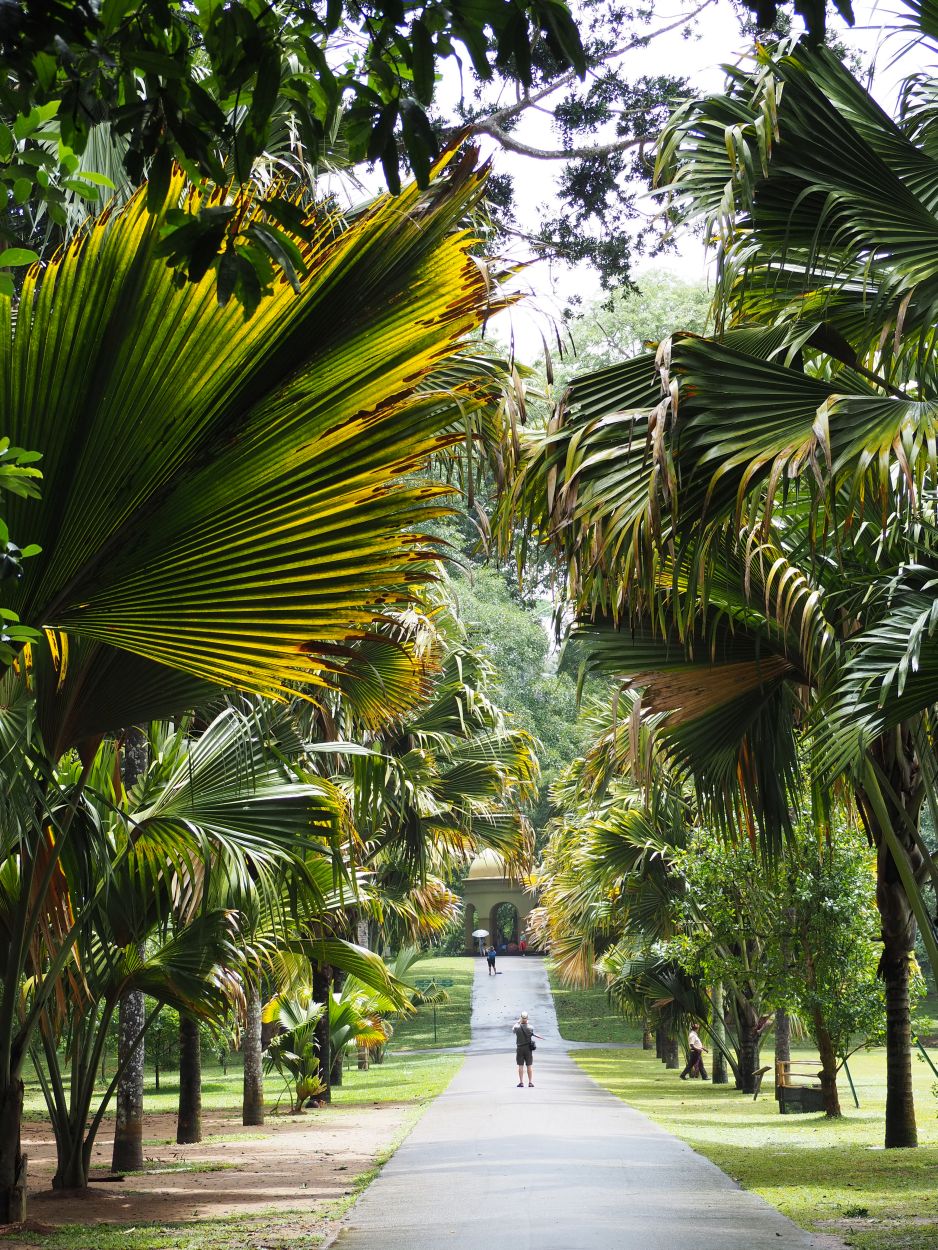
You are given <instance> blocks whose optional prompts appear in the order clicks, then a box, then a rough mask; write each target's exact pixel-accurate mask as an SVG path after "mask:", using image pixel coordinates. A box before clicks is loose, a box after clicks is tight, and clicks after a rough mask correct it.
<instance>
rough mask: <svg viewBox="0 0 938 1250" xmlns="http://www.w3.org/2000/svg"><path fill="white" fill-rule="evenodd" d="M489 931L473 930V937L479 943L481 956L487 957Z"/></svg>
mask: <svg viewBox="0 0 938 1250" xmlns="http://www.w3.org/2000/svg"><path fill="white" fill-rule="evenodd" d="M488 935H489V931H488V929H473V931H472V936H473V937H474V938H475V940H476V941H477V942H478V943H479V954H480V955H482V956H484V955H485V939H486V938H487V937H488Z"/></svg>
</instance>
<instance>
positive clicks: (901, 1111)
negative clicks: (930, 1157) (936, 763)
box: [858, 729, 923, 1149]
mask: <svg viewBox="0 0 938 1250" xmlns="http://www.w3.org/2000/svg"><path fill="white" fill-rule="evenodd" d="M872 754H873V756H874V758H875V760H876V763H877V765H878V767H879V769H880V770H881V774H882V775H883V776H885V778H886V781H887V783H888V788H887V787H884V790H885V793H884V795H883V797H884V799H885V803H886V810H887V814H888V815H889V816H890V818H891V821H892V832H893V834H894V836H895V838H896V840H897V841H898V842H899V844H900V846H901V847H902V848H903V853H904V854H905V855H907V857H908V860H909V865H910V867H911V869H912V872H913V873H914V874H915V876H916V877H920V876H921V874H922V871H923V861H922V856H921V854H920V852H919V849H918V847H917V846H916V844H915V839H914V837H913V836H912V835H911V834H910V832H909V828H908V825H909V823H912V824H914V826H915V827H916V828H917V826H918V820H919V809H920V807H921V802H922V797H923V791H922V787H921V784H920V782H919V780H918V776H919V773H918V769H917V766H916V760H915V751H914V747H913V745H912V742H911V737H910V735H909V734H908V733H907V732H906V731H904V730H903V729H897V730H896V731H895V732H894V733H893V734H890V735H888V736H884V737H883V738H881V739H879V741H878V742H877V743H876V744H875V747H874V750H873V751H872ZM858 799H859V807H860V811H861V813H862V815H863V817H864V820H865V822H866V825H867V829H868V830H869V832H870V833H871V834H872V837H873V841H874V842H875V844H876V905H877V907H878V908H879V916H880V921H881V923H882V935H883V954H882V958H881V959H880V964H879V974H880V976H881V977H882V978H883V982H884V984H885V987H886V1134H885V1144H886V1148H887V1149H893V1148H907V1147H912V1146H917V1145H918V1131H917V1128H916V1123H915V1102H914V1099H913V1095H912V1022H911V1008H910V1003H909V963H910V960H911V958H912V953H913V950H914V948H915V916H914V914H913V912H912V908H911V905H910V903H909V900H908V897H907V895H906V892H905V887H904V886H903V884H902V879H901V877H900V874H899V869H898V867H897V866H896V862H895V860H894V859H893V856H892V853H891V852H890V850H889V845H888V839H887V831H884V830H883V829H882V828H881V827H880V823H879V821H878V820H877V819H876V813H875V808H874V807H873V805H872V804H871V803H870V801H869V799H868V798H867V796H866V794H865V793H864V792H863V791H862V790H861V791H860V792H859V794H858ZM897 805H898V807H900V808H901V811H899V810H897Z"/></svg>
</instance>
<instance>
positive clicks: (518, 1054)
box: [515, 1046, 534, 1068]
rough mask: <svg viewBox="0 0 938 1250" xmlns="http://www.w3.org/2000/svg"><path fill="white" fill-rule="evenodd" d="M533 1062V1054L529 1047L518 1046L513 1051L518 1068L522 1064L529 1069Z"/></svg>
mask: <svg viewBox="0 0 938 1250" xmlns="http://www.w3.org/2000/svg"><path fill="white" fill-rule="evenodd" d="M533 1062H534V1052H533V1051H532V1050H531V1047H530V1046H519V1047H518V1048H517V1049H516V1050H515V1063H516V1064H517V1065H518V1067H519V1068H520V1067H521V1065H522V1064H527V1066H528V1067H530V1066H531V1064H532V1063H533Z"/></svg>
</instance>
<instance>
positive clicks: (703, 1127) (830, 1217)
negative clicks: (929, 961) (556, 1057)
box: [571, 1050, 938, 1250]
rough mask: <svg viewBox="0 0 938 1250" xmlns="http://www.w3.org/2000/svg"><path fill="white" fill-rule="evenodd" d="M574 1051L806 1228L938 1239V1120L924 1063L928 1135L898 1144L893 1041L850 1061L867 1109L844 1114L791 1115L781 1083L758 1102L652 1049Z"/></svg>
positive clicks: (922, 1105)
mask: <svg viewBox="0 0 938 1250" xmlns="http://www.w3.org/2000/svg"><path fill="white" fill-rule="evenodd" d="M571 1058H572V1059H573V1060H574V1061H575V1062H576V1063H577V1064H578V1065H579V1066H580V1067H581V1068H582V1069H583V1071H584V1072H586V1073H587V1075H588V1076H591V1077H592V1078H593V1079H594V1080H595V1081H596V1082H597V1083H598V1084H599V1085H601V1086H603V1088H605V1089H607V1090H609V1091H610V1092H611V1093H613V1094H615V1095H616V1097H618V1098H621V1099H622V1100H623V1101H624V1102H627V1103H628V1104H629V1105H630V1106H632V1107H634V1108H635V1109H636V1110H637V1111H641V1112H643V1113H644V1114H645V1115H647V1116H648V1118H649V1119H650V1120H653V1121H654V1122H655V1123H656V1124H658V1125H660V1126H661V1127H662V1128H664V1129H666V1130H667V1131H668V1132H670V1133H673V1134H674V1135H675V1136H676V1137H679V1138H680V1139H681V1140H682V1141H685V1142H687V1144H688V1145H689V1146H691V1147H692V1148H693V1149H694V1150H696V1151H698V1152H699V1153H700V1154H702V1155H704V1156H705V1157H706V1158H708V1159H710V1160H711V1161H712V1162H713V1163H715V1164H716V1165H717V1167H719V1168H721V1169H722V1170H723V1171H724V1172H726V1173H727V1175H728V1176H730V1177H732V1178H733V1179H734V1180H735V1181H737V1182H738V1183H739V1184H740V1185H741V1186H742V1187H743V1188H744V1189H749V1190H752V1191H753V1192H754V1193H757V1194H759V1196H760V1197H762V1198H764V1199H765V1200H766V1201H767V1202H769V1203H770V1204H771V1205H772V1206H774V1207H776V1208H777V1209H778V1210H779V1211H781V1212H782V1214H783V1215H786V1216H788V1218H789V1219H791V1220H792V1221H793V1222H794V1223H795V1224H798V1225H800V1227H802V1228H805V1229H807V1230H808V1231H810V1232H816V1233H827V1234H833V1235H834V1236H836V1237H839V1238H840V1239H841V1240H842V1241H843V1242H845V1243H846V1244H847V1245H849V1246H852V1247H856V1248H857V1250H935V1247H936V1245H938V1194H936V1186H935V1175H936V1171H938V1122H936V1115H935V1111H936V1107H935V1100H934V1097H933V1095H932V1093H931V1090H930V1085H931V1074H930V1073H927V1072H926V1071H925V1070H924V1068H923V1069H921V1070H919V1069H918V1068H917V1069H916V1070H915V1072H914V1078H915V1085H916V1110H917V1113H918V1122H919V1141H920V1143H921V1144H920V1145H919V1147H918V1149H916V1150H888V1151H887V1150H883V1149H882V1136H883V1107H884V1100H885V1089H884V1084H883V1074H884V1071H885V1059H884V1052H882V1051H872V1052H870V1053H868V1054H858V1055H856V1056H855V1057H854V1058H853V1059H852V1060H851V1065H850V1066H851V1072H852V1073H853V1077H854V1081H855V1082H856V1085H857V1090H858V1093H859V1097H860V1103H861V1109H860V1110H859V1111H857V1110H855V1109H854V1108H853V1106H852V1104H851V1106H850V1107H849V1108H847V1107H846V1106H845V1114H844V1118H843V1119H842V1120H839V1121H831V1120H827V1119H826V1118H825V1117H824V1116H822V1115H808V1116H781V1115H779V1113H778V1106H777V1104H776V1102H775V1099H774V1097H773V1091H772V1089H771V1088H769V1089H768V1090H767V1091H766V1092H765V1093H764V1094H763V1095H762V1096H761V1097H760V1099H759V1101H758V1102H753V1100H752V1098H751V1097H749V1096H745V1095H742V1094H740V1093H738V1092H737V1091H736V1090H735V1089H734V1088H733V1087H732V1085H724V1086H714V1085H711V1084H709V1083H708V1082H700V1081H687V1082H681V1081H679V1080H678V1073H677V1072H668V1071H666V1070H665V1068H664V1067H663V1066H662V1064H661V1063H660V1062H659V1061H658V1060H656V1059H655V1057H654V1054H653V1053H651V1052H643V1051H641V1050H638V1051H634V1050H615V1051H577V1052H574V1053H573V1054H572V1055H571ZM844 1084H845V1085H846V1082H844ZM844 1095H846V1098H844ZM846 1099H849V1090H847V1089H845V1090H844V1091H843V1092H842V1101H843V1102H844V1103H845V1102H846Z"/></svg>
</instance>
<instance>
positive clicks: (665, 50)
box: [493, 0, 938, 363]
mask: <svg viewBox="0 0 938 1250" xmlns="http://www.w3.org/2000/svg"><path fill="white" fill-rule="evenodd" d="M696 7H697V5H696V4H695V3H693V2H692V0H668V3H666V4H665V5H662V6H661V8H660V12H659V7H658V6H657V5H656V6H655V16H654V22H653V25H652V29H654V28H656V27H658V26H666V25H668V24H670V22H671V21H673V20H674V19H675V18H677V17H678V16H679V15H680V14H681V12H682V11H685V12H690V11H692V10H693V9H694V8H696ZM854 11H855V14H856V25H855V26H854V27H853V28H845V29H844V31H843V41H844V42H845V43H846V44H848V45H849V46H850V47H853V48H856V49H857V50H858V51H859V53H860V55H861V56H862V58H863V63H864V65H865V66H869V67H872V68H873V74H874V76H873V90H874V94H875V95H876V97H877V98H878V99H879V101H880V103H881V104H882V105H883V106H884V107H885V108H887V109H891V108H892V106H893V104H894V103H895V95H896V87H897V84H898V82H899V80H900V79H901V78H902V77H904V76H905V75H907V74H908V73H910V72H912V71H914V70H916V69H919V68H924V67H925V66H926V65H927V66H929V67H930V68H932V67H934V66H935V62H936V60H938V53H936V52H935V51H934V50H933V49H931V48H930V47H923V46H922V45H921V44H920V45H918V46H917V47H915V48H913V49H911V50H909V51H906V52H904V53H902V50H903V48H904V47H905V45H906V44H907V43H908V36H904V35H902V34H897V33H895V31H894V29H893V30H892V32H891V33H890V28H894V27H895V26H896V25H897V23H898V22H901V21H903V20H904V18H903V17H902V16H901V14H902V9H901V6H900V5H899V4H898V3H896V0H878V2H876V3H871V2H870V0H855V2H854ZM745 48H746V41H745V39H744V38H743V37H742V36H741V35H740V32H739V23H738V19H737V16H736V14H735V12H734V10H733V8H732V6H731V5H730V4H729V3H728V0H716V2H715V3H714V4H712V5H711V6H710V7H709V8H708V9H706V10H705V12H704V13H703V14H702V15H701V16H700V18H699V19H698V21H697V24H696V32H695V35H694V37H693V38H691V39H685V38H683V37H682V36H681V34H680V33H679V32H674V33H671V34H667V35H663V36H661V37H660V38H659V39H656V40H655V41H654V42H653V43H652V44H651V45H650V46H649V47H648V48H647V49H645V50H642V51H641V52H636V53H633V54H631V61H632V62H633V63H634V71H635V75H636V77H637V76H639V75H641V74H655V73H678V74H683V75H685V76H687V77H688V78H689V80H690V83H691V86H692V89H693V90H694V91H707V90H711V91H713V90H719V89H720V88H721V86H722V82H723V75H722V72H721V70H720V65H721V64H725V63H727V62H730V61H733V60H735V59H736V58H737V57H738V56H739V55H740V54H742V53H743V52H744V51H745ZM900 54H901V55H900ZM897 58H898V59H897ZM627 65H628V62H627ZM517 133H518V137H519V138H521V139H523V140H524V141H525V142H527V143H530V144H532V145H533V146H538V147H544V148H554V147H556V146H557V140H556V137H555V136H554V134H553V133H552V129H551V122H550V118H548V117H546V116H544V115H543V114H538V113H534V114H532V115H530V116H529V117H528V118H527V119H526V120H525V123H524V127H523V129H521V128H519V130H518V132H517ZM493 162H494V167H495V169H496V170H503V171H505V170H510V171H511V172H512V174H514V176H515V185H516V205H517V212H518V215H519V218H520V219H521V220H522V221H523V220H524V217H525V215H526V213H529V214H530V216H531V220H532V222H533V221H534V220H536V212H537V209H538V207H539V206H540V205H542V204H549V203H550V202H551V200H552V198H553V184H554V177H555V172H556V171H555V170H554V169H553V168H552V166H553V162H543V161H536V160H530V159H526V158H524V157H521V156H518V155H516V154H514V153H510V152H504V151H501V150H494V151H493ZM649 265H655V266H658V267H666V268H669V269H672V270H674V271H676V272H679V273H680V274H681V276H683V277H686V278H688V279H689V280H694V279H696V278H703V277H705V276H706V257H705V254H704V249H703V247H702V246H701V244H700V243H699V241H698V240H697V239H695V238H693V237H692V236H690V235H688V236H686V237H685V238H683V239H681V240H680V241H679V246H678V252H677V254H676V255H675V254H672V255H670V256H666V257H658V258H656V259H654V260H644V261H642V260H639V261H638V263H637V264H636V273H637V274H638V275H639V276H640V275H641V272H642V270H643V269H644V268H647V267H648V266H649ZM523 283H524V285H525V286H527V287H528V288H530V290H531V298H530V299H529V300H526V301H525V302H524V303H523V304H522V305H520V306H517V307H516V308H514V309H513V310H512V311H511V313H510V314H503V315H502V317H501V318H499V319H497V320H496V321H495V322H494V323H493V328H494V329H495V330H496V333H497V334H498V336H499V337H502V338H505V337H507V336H508V335H509V334H511V333H513V335H514V342H515V350H516V352H517V354H518V356H519V357H520V358H521V359H522V360H524V361H526V362H530V363H534V361H535V360H536V359H537V357H538V356H540V355H541V354H542V347H541V336H542V335H543V336H544V337H546V339H547V341H548V342H552V341H553V340H554V338H555V333H554V331H553V329H552V327H551V318H552V317H556V315H557V313H558V311H559V309H560V307H561V306H562V304H563V302H564V300H565V299H566V298H568V297H569V295H570V294H571V293H574V292H575V293H578V294H579V295H581V296H583V297H584V298H586V299H589V298H591V297H593V296H595V295H598V294H599V284H598V281H597V279H596V277H595V275H594V274H593V273H592V272H591V271H590V270H589V269H588V268H587V267H585V266H583V267H579V268H577V269H576V270H571V269H570V268H569V267H566V266H561V265H556V264H554V265H551V264H550V263H548V262H547V261H543V260H541V261H536V262H535V263H534V264H532V265H531V266H530V267H529V268H528V269H527V270H526V272H525V275H524V279H523ZM499 321H500V322H501V323H502V324H501V325H499V324H498V322H499Z"/></svg>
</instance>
